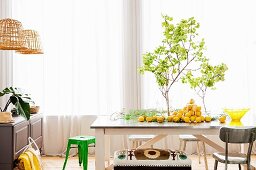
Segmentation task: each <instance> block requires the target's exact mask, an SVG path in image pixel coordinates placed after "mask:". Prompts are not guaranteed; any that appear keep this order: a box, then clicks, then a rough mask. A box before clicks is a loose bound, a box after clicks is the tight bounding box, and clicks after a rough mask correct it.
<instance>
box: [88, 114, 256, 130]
mask: <svg viewBox="0 0 256 170" xmlns="http://www.w3.org/2000/svg"><path fill="white" fill-rule="evenodd" d="M223 126H237V127H238V126H239V127H247V126H256V121H254V120H253V119H251V118H246V119H242V121H241V122H230V121H229V120H227V121H226V123H219V121H218V120H215V121H211V122H209V123H206V122H204V123H174V122H164V123H157V122H150V123H148V122H138V121H137V120H123V119H117V120H111V119H110V116H98V118H97V119H96V120H95V121H94V122H93V124H92V125H91V128H190V129H194V128H195V129H212V128H220V127H223Z"/></svg>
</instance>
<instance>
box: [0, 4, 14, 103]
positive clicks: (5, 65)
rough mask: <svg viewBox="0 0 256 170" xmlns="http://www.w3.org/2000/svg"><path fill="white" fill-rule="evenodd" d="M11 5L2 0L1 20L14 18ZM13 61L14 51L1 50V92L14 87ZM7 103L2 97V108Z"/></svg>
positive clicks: (5, 98) (0, 99)
mask: <svg viewBox="0 0 256 170" xmlns="http://www.w3.org/2000/svg"><path fill="white" fill-rule="evenodd" d="M11 4H12V2H11V1H8V0H0V19H3V18H8V17H9V18H10V17H11V16H12V10H11V8H9V6H11ZM12 61H13V53H12V51H6V50H5V51H4V50H0V90H2V89H4V88H6V87H9V86H11V85H12ZM6 101H7V97H5V96H4V97H1V98H0V106H1V107H3V106H4V105H5V104H6Z"/></svg>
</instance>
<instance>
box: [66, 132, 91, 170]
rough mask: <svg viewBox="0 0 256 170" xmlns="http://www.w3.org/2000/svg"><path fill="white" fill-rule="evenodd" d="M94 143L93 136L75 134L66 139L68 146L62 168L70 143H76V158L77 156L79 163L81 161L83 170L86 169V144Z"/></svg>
mask: <svg viewBox="0 0 256 170" xmlns="http://www.w3.org/2000/svg"><path fill="white" fill-rule="evenodd" d="M93 143H94V144H95V137H94V136H75V137H71V138H69V139H68V146H67V151H66V158H65V162H64V165H63V168H62V170H64V169H65V167H66V164H67V160H68V155H69V151H70V148H71V146H72V145H77V147H78V158H79V165H80V166H81V164H82V163H83V170H87V164H88V146H89V145H90V144H93Z"/></svg>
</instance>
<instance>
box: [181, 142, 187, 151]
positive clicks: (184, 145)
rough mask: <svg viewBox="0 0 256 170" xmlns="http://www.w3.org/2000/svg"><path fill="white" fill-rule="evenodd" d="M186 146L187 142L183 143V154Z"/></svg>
mask: <svg viewBox="0 0 256 170" xmlns="http://www.w3.org/2000/svg"><path fill="white" fill-rule="evenodd" d="M186 145H187V141H183V150H182V151H183V152H185V150H186Z"/></svg>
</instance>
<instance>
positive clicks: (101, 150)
mask: <svg viewBox="0 0 256 170" xmlns="http://www.w3.org/2000/svg"><path fill="white" fill-rule="evenodd" d="M95 137H96V147H95V169H96V170H105V137H104V129H101V128H96V129H95Z"/></svg>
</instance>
